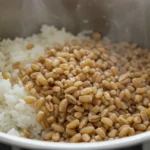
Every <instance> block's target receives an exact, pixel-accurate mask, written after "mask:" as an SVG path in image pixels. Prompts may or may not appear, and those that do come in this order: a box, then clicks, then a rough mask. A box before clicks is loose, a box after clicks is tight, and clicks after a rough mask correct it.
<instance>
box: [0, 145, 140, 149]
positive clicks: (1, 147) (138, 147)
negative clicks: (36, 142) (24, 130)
mask: <svg viewBox="0 0 150 150" xmlns="http://www.w3.org/2000/svg"><path fill="white" fill-rule="evenodd" d="M0 150H12V149H11V146H8V145H5V144H0ZM20 150H27V149H20ZM120 150H142V145H137V146H133V147H130V148H123V149H120Z"/></svg>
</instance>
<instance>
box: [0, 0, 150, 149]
mask: <svg viewBox="0 0 150 150" xmlns="http://www.w3.org/2000/svg"><path fill="white" fill-rule="evenodd" d="M149 8H150V1H149V0H124V1H121V0H111V1H110V0H55V1H54V0H38V1H37V0H13V1H9V0H0V37H2V38H8V37H9V38H14V37H16V36H20V37H25V36H28V35H31V34H32V33H36V32H38V30H39V28H40V26H41V25H42V24H49V25H54V26H56V27H57V28H61V27H65V28H66V29H67V31H70V32H72V33H74V34H76V33H78V32H80V31H83V30H94V31H100V32H101V33H102V35H103V36H106V37H108V38H109V39H110V40H112V41H114V42H118V41H128V42H136V43H138V44H139V45H140V46H143V47H150V42H149V39H150V28H149V27H150V21H149V20H150V9H149ZM146 141H150V132H145V133H142V134H138V135H135V136H131V137H126V138H122V139H117V140H112V141H104V142H96V143H78V144H74V143H54V142H44V141H37V140H30V139H25V138H20V137H14V136H11V135H7V134H5V133H0V142H3V143H6V144H10V145H14V146H17V147H24V148H32V149H43V150H44V149H49V150H50V149H60V150H62V149H65V150H67V149H82V150H84V149H86V150H88V149H89V150H90V149H92V150H94V149H98V150H102V149H116V148H123V147H129V146H132V145H136V144H139V143H145V142H146ZM145 147H146V146H145Z"/></svg>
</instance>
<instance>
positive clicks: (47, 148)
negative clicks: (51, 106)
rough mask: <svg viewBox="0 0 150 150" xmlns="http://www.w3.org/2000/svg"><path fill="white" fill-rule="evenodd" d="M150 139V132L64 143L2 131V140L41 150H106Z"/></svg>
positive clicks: (0, 138) (10, 143) (0, 139)
mask: <svg viewBox="0 0 150 150" xmlns="http://www.w3.org/2000/svg"><path fill="white" fill-rule="evenodd" d="M148 140H150V132H149V131H148V132H145V133H141V134H138V135H134V136H130V137H125V138H121V139H116V140H110V141H103V142H93V143H63V142H45V141H38V140H31V139H25V138H21V137H15V136H12V135H8V134H5V133H0V142H2V143H5V144H9V145H13V146H16V147H20V148H30V149H40V150H70V149H71V150H75V149H77V150H81V149H82V150H104V149H116V148H123V147H129V146H133V145H136V144H140V143H144V142H146V141H148Z"/></svg>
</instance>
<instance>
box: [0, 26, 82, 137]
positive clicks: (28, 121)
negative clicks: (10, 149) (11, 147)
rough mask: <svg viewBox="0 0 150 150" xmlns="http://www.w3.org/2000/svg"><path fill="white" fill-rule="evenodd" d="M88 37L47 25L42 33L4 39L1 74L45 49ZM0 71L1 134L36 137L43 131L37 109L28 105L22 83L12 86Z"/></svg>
mask: <svg viewBox="0 0 150 150" xmlns="http://www.w3.org/2000/svg"><path fill="white" fill-rule="evenodd" d="M82 38H85V37H84V36H82V35H81V34H80V35H79V36H78V37H75V36H74V35H72V34H71V33H68V32H66V31H65V29H62V30H57V29H56V28H55V27H49V26H47V25H43V26H42V28H41V33H40V34H36V35H33V36H31V37H27V38H25V39H23V38H16V39H15V40H10V39H4V40H3V41H2V42H0V60H1V62H0V71H1V72H5V71H12V64H13V63H15V62H18V61H19V62H22V63H24V64H28V63H30V62H31V61H33V60H35V59H37V58H38V57H39V56H41V55H43V54H44V49H45V47H47V46H49V47H53V44H54V43H56V42H57V43H61V44H63V43H64V42H66V41H70V40H72V39H82ZM29 43H33V44H34V45H35V47H34V48H33V49H32V50H30V51H27V50H25V47H26V45H27V44H29ZM1 72H0V131H1V132H6V133H8V134H11V135H16V136H20V132H21V131H22V130H23V129H25V128H32V134H33V137H34V138H38V137H39V136H38V134H39V133H40V132H41V127H40V125H39V124H38V123H37V122H36V119H35V118H36V117H35V116H36V110H35V109H34V108H33V107H32V106H31V105H28V104H26V103H25V102H24V100H23V99H24V97H25V96H26V95H27V93H26V92H25V90H24V87H23V85H22V83H21V82H20V83H19V84H15V85H12V84H11V82H10V81H9V80H4V79H3V78H2V73H1Z"/></svg>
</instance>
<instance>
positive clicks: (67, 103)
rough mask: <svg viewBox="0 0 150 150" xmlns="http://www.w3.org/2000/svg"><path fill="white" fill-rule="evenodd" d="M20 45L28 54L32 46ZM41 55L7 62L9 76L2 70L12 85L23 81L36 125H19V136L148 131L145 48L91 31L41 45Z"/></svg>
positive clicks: (149, 63) (70, 137) (149, 68)
mask: <svg viewBox="0 0 150 150" xmlns="http://www.w3.org/2000/svg"><path fill="white" fill-rule="evenodd" d="M62 38H63V36H62ZM24 47H25V50H24V51H26V52H29V51H30V53H32V50H33V49H35V48H36V47H37V45H36V44H35V43H34V42H30V43H29V42H28V43H26V44H25V45H24ZM41 53H42V55H38V57H39V58H37V59H36V58H35V59H32V61H29V62H28V63H26V62H25V61H15V62H13V65H12V67H13V68H14V69H15V70H17V71H16V73H15V76H13V73H8V72H5V73H3V74H2V76H3V79H4V80H6V81H8V80H9V81H10V82H11V84H12V85H14V84H23V86H24V90H25V93H26V94H24V95H23V96H22V97H23V99H24V102H25V105H27V106H28V107H30V108H31V109H33V112H34V114H35V115H33V116H32V118H33V120H34V119H36V123H34V124H33V125H32V126H31V125H28V126H25V127H22V126H21V128H22V131H20V132H19V133H20V134H21V136H23V137H27V138H40V139H41V140H46V141H54V142H59V141H65V142H95V141H104V140H111V139H117V138H122V137H126V136H131V135H135V134H139V133H142V132H145V131H149V130H150V123H149V120H150V50H148V49H142V48H139V47H137V46H136V44H129V43H126V42H122V43H118V44H116V43H111V42H110V41H108V40H103V39H101V35H100V34H99V33H93V35H92V36H91V38H87V37H82V38H81V37H79V38H77V37H73V36H72V39H71V40H69V38H68V40H67V41H65V42H59V40H58V43H55V44H54V45H53V46H51V45H48V44H45V45H44V44H43V52H41ZM34 55H36V53H34ZM12 72H13V71H12ZM36 126H38V128H39V130H38V135H36V134H35V133H33V129H34V128H35V127H36ZM36 128H37V127H36ZM23 129H24V130H23ZM15 130H17V125H16V127H15ZM17 131H18V130H17ZM17 131H15V132H17ZM36 131H37V129H36V130H35V129H34V132H36ZM5 132H6V131H5Z"/></svg>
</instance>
